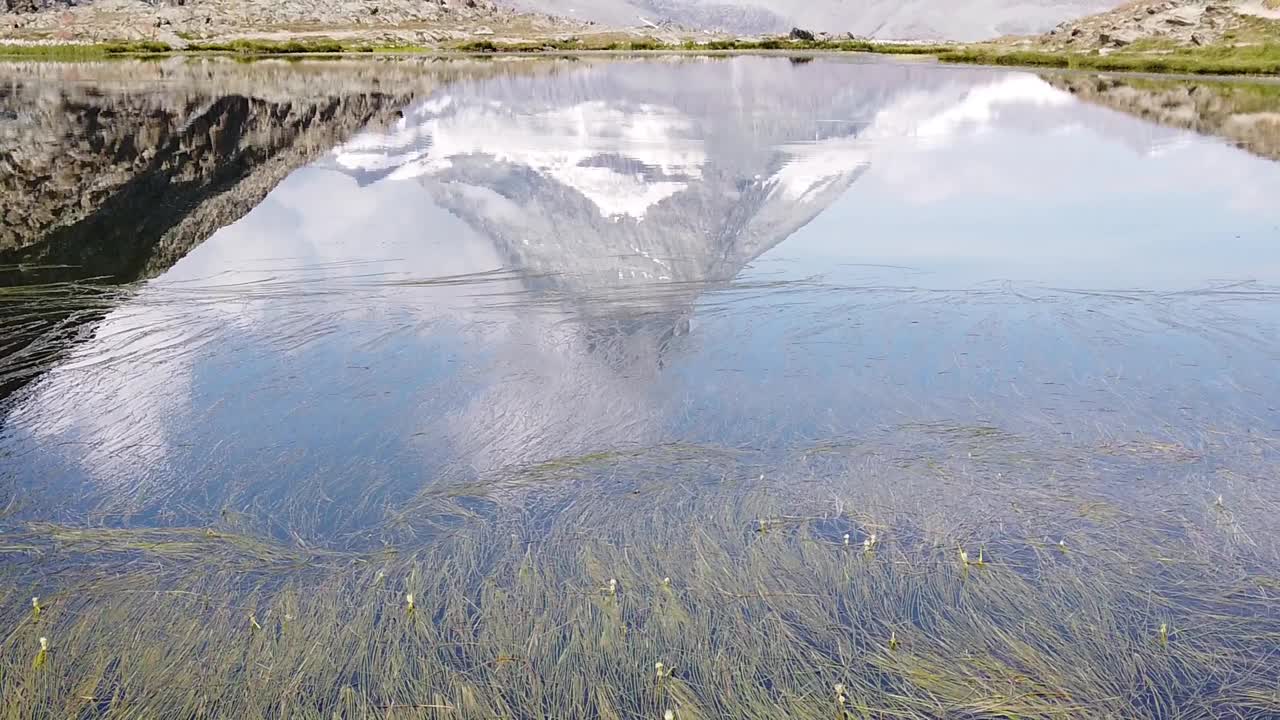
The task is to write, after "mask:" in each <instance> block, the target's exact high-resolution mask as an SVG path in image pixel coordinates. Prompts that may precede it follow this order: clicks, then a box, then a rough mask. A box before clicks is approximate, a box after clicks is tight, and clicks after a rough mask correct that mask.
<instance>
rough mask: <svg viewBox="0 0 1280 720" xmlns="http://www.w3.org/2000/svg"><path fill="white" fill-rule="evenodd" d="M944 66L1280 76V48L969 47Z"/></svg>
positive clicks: (948, 55) (950, 55)
mask: <svg viewBox="0 0 1280 720" xmlns="http://www.w3.org/2000/svg"><path fill="white" fill-rule="evenodd" d="M938 57H939V59H940V60H942V61H943V62H953V63H972V64H978V65H1015V66H1023V67H1055V68H1071V69H1079V70H1111V71H1122V72H1145V73H1180V74H1187V75H1275V74H1280V44H1265V45H1253V46H1244V47H1226V46H1220V47H1206V48H1183V49H1178V50H1173V51H1169V52H1163V53H1158V54H1155V53H1139V52H1118V53H1112V54H1110V55H1092V54H1083V53H1068V52H1049V51H1029V50H1003V49H999V48H993V47H989V46H972V47H966V48H960V49H954V50H948V51H946V52H943V53H940V54H939V56H938Z"/></svg>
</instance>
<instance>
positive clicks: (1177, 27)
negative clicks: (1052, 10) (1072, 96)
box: [1035, 0, 1280, 51]
mask: <svg viewBox="0 0 1280 720" xmlns="http://www.w3.org/2000/svg"><path fill="white" fill-rule="evenodd" d="M1269 36H1280V3H1277V2H1275V1H1274V0H1137V1H1136V2H1129V3H1127V4H1125V5H1124V6H1122V7H1120V8H1117V9H1115V10H1113V11H1110V12H1106V13H1102V14H1099V15H1091V16H1088V17H1084V18H1080V19H1077V20H1071V21H1068V22H1063V23H1061V24H1060V25H1058V26H1057V27H1055V28H1054V29H1052V30H1050V31H1049V32H1048V33H1047V34H1045V35H1043V36H1041V37H1039V38H1036V39H1035V43H1036V44H1038V45H1040V46H1043V47H1045V48H1048V49H1054V50H1069V51H1088V50H1103V51H1106V50H1109V49H1117V48H1125V47H1129V46H1131V45H1134V44H1135V43H1139V42H1145V43H1146V44H1147V46H1148V49H1160V48H1166V47H1176V46H1204V45H1218V44H1224V43H1251V42H1260V41H1263V40H1265V39H1267V38H1268V37H1269Z"/></svg>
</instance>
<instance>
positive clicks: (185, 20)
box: [0, 0, 581, 47]
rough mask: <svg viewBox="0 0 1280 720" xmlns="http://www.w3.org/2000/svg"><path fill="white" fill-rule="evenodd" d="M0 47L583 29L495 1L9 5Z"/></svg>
mask: <svg viewBox="0 0 1280 720" xmlns="http://www.w3.org/2000/svg"><path fill="white" fill-rule="evenodd" d="M4 1H5V2H6V3H8V6H7V7H8V11H7V12H6V13H5V14H4V15H3V16H0V39H3V38H7V39H10V40H19V41H23V40H25V41H39V42H48V41H56V42H83V41H102V40H156V41H161V42H166V43H168V44H170V45H173V46H175V47H182V46H183V45H184V44H186V43H187V42H188V41H193V40H214V39H217V40H225V39H231V38H263V39H274V40H283V39H292V38H305V37H308V36H317V35H323V36H325V37H330V38H336V39H344V38H358V39H360V40H362V41H368V42H388V43H397V42H399V43H418V44H424V45H431V44H433V43H437V42H441V41H445V40H457V39H467V38H473V37H483V36H488V35H495V34H497V35H511V36H514V37H519V38H527V37H536V36H538V35H540V34H543V33H557V32H566V31H572V30H574V29H581V24H579V23H573V22H569V21H563V20H559V19H556V18H552V17H547V16H541V15H536V14H522V13H518V12H516V11H514V10H512V9H511V8H509V7H505V6H499V5H497V4H495V3H494V2H493V0H92V1H90V2H76V1H75V0H4Z"/></svg>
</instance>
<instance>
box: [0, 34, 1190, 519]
mask: <svg viewBox="0 0 1280 720" xmlns="http://www.w3.org/2000/svg"><path fill="white" fill-rule="evenodd" d="M545 67H551V68H552V69H553V70H554V71H549V72H545V73H524V74H521V73H493V74H492V75H491V76H486V77H460V78H455V79H453V81H451V82H450V83H448V84H446V85H444V86H442V87H439V88H437V89H435V90H434V91H432V92H429V93H424V94H423V95H421V96H420V97H422V98H423V99H420V100H417V101H414V102H412V103H410V104H408V105H407V106H405V107H404V108H403V110H402V111H401V112H400V113H399V115H398V116H397V117H396V118H394V119H390V120H388V121H387V122H386V123H384V124H382V125H379V126H378V127H377V128H373V129H368V130H366V131H364V132H362V133H359V134H356V135H354V136H353V137H350V139H348V140H346V141H345V142H343V143H341V144H339V145H338V146H337V147H335V148H333V149H332V151H331V152H327V153H324V154H323V155H322V156H321V157H318V158H315V159H314V161H313V162H311V163H310V164H308V165H307V166H305V167H303V168H302V169H300V170H297V171H295V172H293V173H292V174H290V175H289V176H288V177H287V178H285V179H284V180H283V181H282V182H280V183H279V184H278V185H276V186H274V189H273V190H271V192H270V193H269V194H267V195H266V196H265V199H263V200H262V201H261V202H260V203H256V206H255V207H254V208H253V209H252V210H249V211H248V212H247V214H243V216H241V214H239V213H236V214H233V215H232V216H228V217H227V218H226V222H225V223H224V225H225V226H224V227H222V228H221V229H220V230H218V231H217V232H215V233H213V234H212V236H211V237H209V239H208V240H205V241H203V242H197V243H192V244H191V245H192V246H191V249H190V250H189V251H188V252H186V253H185V254H184V255H183V256H182V257H181V259H178V260H177V261H176V262H173V263H172V265H171V266H168V267H167V269H164V271H163V272H162V273H161V274H160V275H159V276H158V277H156V278H155V279H153V280H151V281H149V282H147V283H146V284H144V285H142V286H141V287H139V289H138V290H137V292H136V293H135V294H133V295H132V296H131V297H129V298H128V299H127V300H126V301H124V302H123V303H122V304H120V305H119V306H117V307H115V308H114V309H112V310H110V311H109V312H106V313H105V317H104V318H103V319H102V320H101V322H99V323H98V324H97V326H96V330H95V331H94V332H93V333H92V334H91V336H87V337H85V338H84V339H83V340H81V342H80V343H79V344H78V345H76V346H75V347H74V349H73V350H71V351H70V352H69V356H68V357H67V359H66V360H65V362H62V363H61V364H60V365H58V366H57V367H56V368H54V369H53V370H52V371H51V372H49V373H47V374H46V375H44V376H43V377H41V378H40V380H39V381H38V382H35V383H33V384H32V385H30V386H28V387H27V388H25V390H24V391H23V392H22V393H21V394H20V396H18V397H17V398H16V401H15V403H14V406H13V409H12V411H11V413H10V416H9V418H8V423H7V425H6V426H5V428H4V429H3V431H2V432H3V434H0V452H7V453H9V455H10V457H14V458H20V460H19V461H18V462H17V467H16V471H17V472H19V473H21V474H22V475H23V476H30V477H36V476H39V477H49V478H56V480H55V481H53V485H51V486H50V487H48V488H45V489H44V490H43V491H44V492H47V493H49V494H50V496H51V497H53V496H55V494H57V493H59V492H60V491H61V490H69V492H63V493H62V494H61V495H60V497H64V498H70V499H67V500H64V501H63V502H68V503H70V502H80V501H82V500H83V501H84V502H87V503H90V504H92V505H93V506H94V507H96V508H97V509H98V510H99V511H101V512H104V513H105V512H110V513H139V514H143V515H155V514H160V513H169V514H170V515H168V516H169V517H175V516H184V515H185V516H196V517H199V516H200V514H201V513H207V512H211V511H216V510H217V509H219V508H225V507H229V506H230V507H236V508H249V507H252V508H256V509H257V510H259V511H263V512H267V513H270V512H273V511H274V510H276V509H281V508H286V507H288V508H292V509H293V510H297V511H299V512H298V513H297V514H299V515H300V516H305V517H309V518H311V519H312V520H313V521H314V522H315V523H316V526H315V527H312V528H309V529H308V528H301V529H298V528H290V530H291V531H295V530H300V531H302V532H304V534H305V533H306V532H311V533H312V534H332V533H341V532H357V531H359V530H360V529H361V528H363V527H366V526H368V525H369V524H370V521H371V519H372V518H374V517H375V516H381V514H382V513H383V511H384V509H385V507H386V506H387V505H388V504H390V503H394V502H396V501H397V500H403V499H404V498H406V497H408V496H412V495H413V494H415V493H418V492H421V491H422V490H423V488H424V487H428V486H430V485H432V484H438V483H447V482H454V481H459V480H467V479H471V478H473V477H474V476H476V475H479V474H483V473H487V472H490V471H493V470H495V469H499V468H505V467H510V466H516V465H522V464H528V463H536V462H542V461H545V460H547V459H551V458H557V457H564V456H573V455H578V454H582V453H589V452H594V451H598V450H601V449H615V448H621V447H630V446H635V445H652V444H655V443H662V442H669V441H673V440H679V439H680V438H679V437H677V436H676V433H675V432H674V431H673V425H675V424H676V423H677V420H678V419H679V418H681V417H682V416H684V415H687V414H688V413H689V403H690V400H689V396H690V391H689V385H690V383H691V382H696V380H691V378H698V377H702V378H705V377H708V373H710V372H711V369H709V368H708V367H706V366H705V365H704V364H699V363H698V362H694V361H692V360H691V358H693V357H695V356H696V354H697V352H698V348H699V345H700V344H702V343H714V342H722V341H723V340H722V339H721V340H717V339H716V338H715V337H714V336H709V335H701V334H700V333H699V332H698V328H699V322H700V321H702V320H705V319H706V318H707V317H708V316H711V317H713V318H714V316H715V312H716V309H715V307H714V306H715V302H716V295H715V293H716V291H717V290H718V289H721V288H734V289H739V290H740V289H743V288H748V289H749V288H750V287H752V283H764V281H765V279H767V277H765V276H763V275H759V274H758V275H756V276H754V277H753V278H752V279H751V280H750V281H749V282H744V281H743V280H742V278H741V275H742V274H743V271H744V268H747V267H748V266H749V265H750V264H752V263H753V261H756V260H757V259H759V258H761V256H762V255H764V254H766V253H768V252H769V251H770V250H771V249H773V248H775V247H777V246H778V245H779V244H780V243H783V242H784V241H786V240H787V239H788V238H789V237H791V236H793V235H794V234H795V233H797V232H798V231H800V230H801V229H802V228H804V227H805V226H806V225H807V224H809V223H810V222H811V221H813V220H814V219H815V218H817V217H818V216H819V215H820V214H822V213H823V211H824V210H826V209H828V208H829V207H830V206H832V205H833V203H835V202H836V201H837V200H839V199H840V198H841V197H842V196H845V195H846V194H854V193H856V192H857V189H856V188H857V183H858V181H859V178H862V177H864V176H865V174H866V173H868V172H869V171H870V170H871V169H882V170H885V171H892V173H894V176H895V177H897V178H903V180H902V182H901V183H900V184H899V187H901V188H902V192H903V193H904V194H907V193H924V194H927V193H928V192H929V189H928V188H929V187H930V186H931V184H930V183H931V182H932V181H935V180H937V179H938V178H917V177H915V176H913V175H912V173H913V172H918V170H917V169H916V167H915V166H916V163H915V159H916V158H918V157H920V156H922V154H928V153H936V152H941V151H944V150H946V149H947V148H950V147H952V146H954V145H955V144H956V143H958V142H962V141H964V140H965V139H966V138H971V137H975V136H978V135H983V134H987V133H991V132H993V131H1002V132H1046V131H1053V132H1062V133H1069V132H1073V131H1074V130H1076V129H1078V128H1082V127H1084V128H1090V129H1092V130H1094V131H1095V132H1096V133H1097V134H1099V135H1101V136H1105V137H1106V138H1107V139H1108V141H1109V142H1117V143H1120V144H1122V145H1125V146H1128V147H1130V148H1132V149H1134V150H1136V151H1137V152H1139V153H1145V152H1152V151H1154V150H1155V149H1157V148H1159V147H1162V146H1163V145H1165V144H1167V143H1168V142H1171V141H1172V140H1173V139H1175V138H1177V137H1179V133H1178V132H1177V131H1174V130H1168V129H1162V128H1157V127H1151V126H1147V125H1144V124H1141V123H1138V122H1135V121H1132V120H1130V119H1128V118H1124V117H1123V116H1120V115H1118V114H1114V113H1109V112H1105V111H1101V110H1098V109H1088V111H1087V112H1081V111H1080V110H1081V107H1082V106H1080V105H1079V104H1078V103H1076V101H1075V100H1074V99H1073V98H1072V96H1071V94H1070V93H1068V92H1066V91H1063V90H1060V89H1057V88H1054V87H1052V86H1051V85H1050V84H1048V83H1046V82H1045V81H1044V80H1042V79H1040V78H1038V77H1035V76H1033V75H1029V74H1025V73H1008V72H992V71H987V70H945V71H942V70H938V69H936V68H929V67H917V66H913V65H910V64H885V63H860V62H831V61H821V62H814V63H809V64H793V63H788V62H786V61H785V60H782V59H766V58H737V59H733V60H683V61H678V62H676V61H672V62H645V63H637V62H607V63H605V62H601V63H596V62H586V61H584V62H576V63H566V64H557V65H552V66H545ZM934 184H935V185H936V183H934ZM842 232H843V233H844V234H843V236H842V237H840V238H835V239H833V241H834V242H839V243H845V244H848V245H856V244H857V243H858V242H859V231H858V228H857V227H855V226H850V227H848V228H845V229H843V230H842ZM762 278H764V279H762ZM775 300H776V296H775ZM782 307H783V306H782V305H776V306H773V307H771V308H770V312H781V311H782V310H781V308H782ZM721 337H723V336H721ZM736 401H740V402H741V403H742V407H750V403H749V401H748V400H747V399H742V398H739V399H737V400H736ZM726 402H728V401H726ZM726 422H728V420H726ZM34 448H42V450H40V451H39V452H36V451H35V450H34ZM194 497H199V498H201V500H200V501H199V502H198V503H196V505H195V506H193V505H191V504H190V503H189V502H188V500H187V499H188V498H194ZM300 508H306V509H305V511H303V510H300ZM175 514H176V515H175Z"/></svg>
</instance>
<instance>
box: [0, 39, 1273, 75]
mask: <svg viewBox="0 0 1280 720" xmlns="http://www.w3.org/2000/svg"><path fill="white" fill-rule="evenodd" d="M592 51H605V52H609V51H612V52H692V53H697V52H758V51H807V52H865V53H877V54H884V55H932V56H935V57H937V58H938V60H940V61H941V62H948V63H968V64H979V65H1001V66H1022V67H1054V68H1072V69H1080V70H1106V71H1125V72H1146V73H1180V74H1190V75H1276V74H1280V43H1275V42H1267V43H1260V44H1256V45H1244V46H1215V47H1204V48H1175V49H1161V50H1160V51H1158V52H1156V51H1147V50H1145V49H1143V50H1125V51H1121V52H1115V53H1111V54H1108V55H1100V54H1087V53H1073V52H1062V51H1050V50H1015V49H1008V48H1004V47H1000V46H995V45H968V46H953V45H915V44H903V43H874V42H869V41H866V40H852V39H851V40H817V41H803V40H790V39H787V38H764V39H760V40H736V39H735V40H713V41H710V42H698V43H695V42H693V41H685V42H683V43H680V44H675V43H667V42H663V41H661V40H658V39H656V38H651V37H637V38H628V39H617V38H599V39H589V40H583V39H579V38H566V39H547V40H533V41H525V42H500V41H494V40H488V39H485V40H473V41H468V42H463V43H458V44H454V45H450V46H447V47H444V48H428V47H422V46H414V45H398V46H379V45H373V44H369V43H352V42H343V41H339V40H334V39H328V38H317V39H308V40H288V41H269V40H231V41H225V42H192V43H190V44H189V45H187V46H186V47H185V48H175V47H172V46H170V45H168V44H166V43H162V42H155V41H140V42H122V43H99V44H79V45H0V57H17V58H31V59H42V60H86V59H100V58H108V57H113V56H133V57H137V56H150V55H170V54H192V53H217V54H232V55H237V56H243V57H258V56H277V55H304V54H313V55H342V54H368V53H429V52H457V53H471V54H508V53H534V54H536V53H548V52H592Z"/></svg>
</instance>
